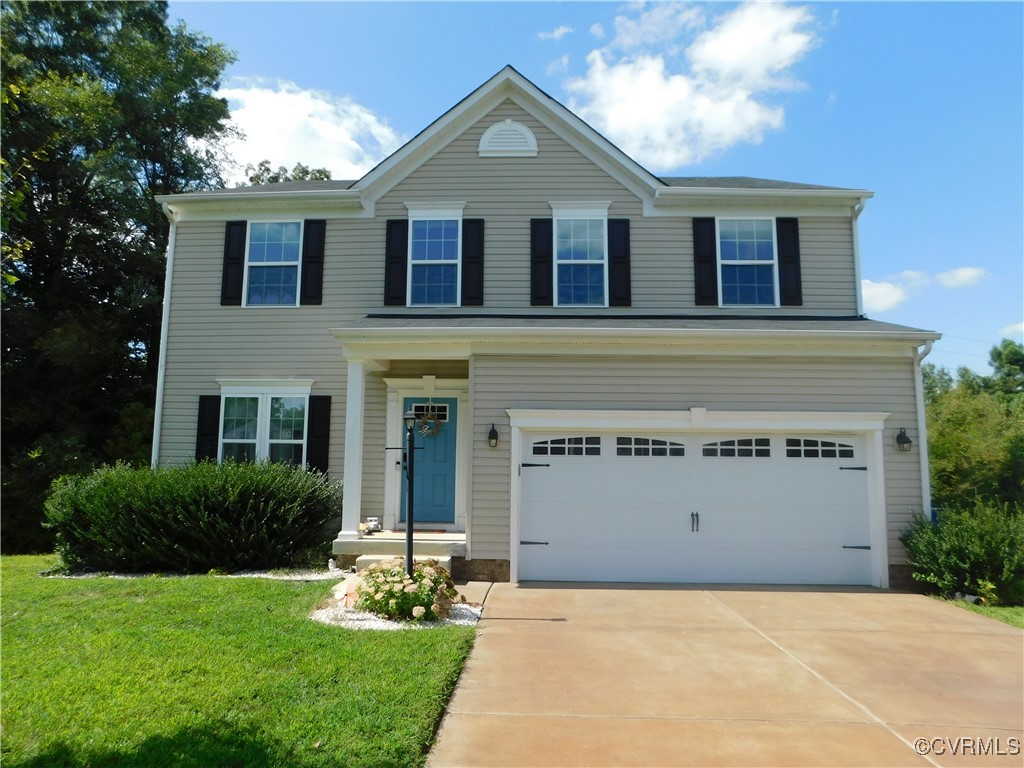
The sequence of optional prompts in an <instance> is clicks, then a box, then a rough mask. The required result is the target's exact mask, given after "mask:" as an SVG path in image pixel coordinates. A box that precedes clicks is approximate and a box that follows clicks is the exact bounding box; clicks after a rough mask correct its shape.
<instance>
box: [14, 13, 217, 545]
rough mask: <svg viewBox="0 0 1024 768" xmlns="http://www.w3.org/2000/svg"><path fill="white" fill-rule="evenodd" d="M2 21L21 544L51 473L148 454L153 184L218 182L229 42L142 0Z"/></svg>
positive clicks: (157, 227)
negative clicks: (222, 81) (171, 21)
mask: <svg viewBox="0 0 1024 768" xmlns="http://www.w3.org/2000/svg"><path fill="white" fill-rule="evenodd" d="M0 34H2V40H3V46H4V51H3V60H4V67H3V70H2V72H0V78H2V92H3V95H4V98H3V103H2V108H3V121H2V129H0V130H2V142H0V143H2V147H0V153H2V159H3V171H4V173H3V202H4V208H5V210H6V211H7V213H5V216H4V220H3V242H4V244H5V249H4V264H3V269H4V280H3V292H4V302H3V306H2V312H3V337H2V343H3V356H2V370H3V380H2V398H3V409H2V414H0V418H2V430H3V441H2V448H0V460H2V470H0V471H2V474H3V516H2V518H0V523H2V526H3V533H2V536H0V542H2V545H3V548H4V550H5V551H25V550H32V549H40V548H45V547H46V546H47V543H48V542H47V539H46V535H45V533H43V532H42V529H41V528H40V527H39V525H38V523H39V521H41V519H42V501H43V496H44V494H45V491H46V488H47V487H48V484H49V481H50V480H51V479H52V477H54V476H55V475H57V474H61V473H63V472H66V471H81V470H82V469H86V468H88V467H89V466H91V465H93V464H95V463H97V462H101V461H111V460H115V459H128V460H136V461H140V460H141V461H144V460H145V458H146V456H145V453H146V451H145V444H146V442H147V440H148V434H141V435H140V434H139V430H140V427H139V424H140V423H143V424H144V423H145V421H146V420H145V416H144V415H143V416H142V417H141V418H140V409H142V411H145V410H146V409H149V408H151V407H152V404H153V395H154V389H155V381H156V367H157V363H158V360H157V356H158V345H159V338H160V304H161V293H162V287H163V270H164V255H165V254H164V252H165V249H166V244H167V232H168V226H167V222H166V220H165V219H164V216H163V215H162V212H161V210H160V207H159V206H158V205H157V203H156V202H155V201H154V199H153V198H154V195H158V194H167V193H175V192H184V191H192V190H198V189H206V188H212V187H216V186H222V185H223V180H222V179H221V177H220V175H219V171H218V167H219V164H218V160H219V158H218V156H217V152H218V151H219V150H218V147H219V146H220V142H221V141H222V140H223V139H224V138H226V137H227V136H228V134H229V131H230V128H229V127H228V123H227V120H228V118H229V113H228V108H227V104H226V102H225V101H224V100H222V99H218V98H216V96H215V95H214V93H215V91H216V90H217V88H218V87H219V82H218V81H219V78H220V76H221V73H222V72H223V70H224V68H225V67H226V66H227V65H228V64H229V63H230V62H231V61H232V54H231V53H230V52H229V51H227V50H226V49H225V48H224V47H223V46H221V45H219V44H216V43H214V42H213V41H211V40H210V39H208V38H206V37H204V36H202V35H199V34H197V33H195V32H192V31H190V30H189V29H187V28H186V27H185V26H184V25H180V24H179V25H177V26H174V27H171V26H169V25H168V16H167V5H166V3H165V2H155V1H154V0H147V1H145V2H76V3H67V2H5V3H4V4H3V6H2V7H0ZM7 246H10V247H11V248H12V249H14V250H9V249H8V248H7ZM142 429H144V430H148V429H149V427H143V428H142Z"/></svg>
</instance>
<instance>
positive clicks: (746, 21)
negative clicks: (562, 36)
mask: <svg viewBox="0 0 1024 768" xmlns="http://www.w3.org/2000/svg"><path fill="white" fill-rule="evenodd" d="M627 14H633V15H620V16H618V17H616V19H615V31H616V35H615V38H614V40H613V41H612V42H611V43H610V44H609V45H608V46H606V47H604V48H599V49H596V50H593V51H591V52H590V54H588V56H587V59H586V61H587V73H586V74H585V75H584V76H582V77H576V78H572V79H570V80H568V81H566V83H565V88H566V90H567V91H568V93H569V94H570V100H569V106H570V108H571V109H573V110H574V111H575V112H577V114H579V115H580V117H582V118H583V119H584V120H586V121H587V122H589V123H590V124H592V125H593V126H594V127H595V128H596V129H597V130H599V131H601V132H602V133H603V134H604V135H606V136H607V137H608V138H609V139H611V141H613V142H614V143H615V144H617V145H618V146H619V147H621V148H622V150H623V151H625V152H626V153H627V154H629V155H631V156H632V157H634V158H636V159H637V160H638V161H639V162H640V163H642V164H644V165H647V166H649V167H650V168H651V169H652V170H655V171H666V170H671V169H675V168H678V167H680V166H683V165H688V164H693V163H696V162H699V161H700V160H702V159H704V158H706V157H709V156H711V155H713V154H715V153H717V152H721V151H722V150H725V149H727V148H729V147H731V146H733V145H734V144H737V143H739V142H748V143H753V144H757V143H760V142H761V141H762V140H763V139H764V136H765V134H766V133H767V132H768V131H774V130H779V129H780V128H782V126H783V124H784V121H785V114H784V112H783V109H782V107H779V106H774V105H772V104H770V103H768V102H767V101H766V100H765V98H764V96H765V95H766V94H767V93H768V92H769V91H777V90H782V89H793V88H797V87H800V84H799V83H798V82H797V81H796V80H795V78H794V77H792V76H791V75H790V74H789V69H790V68H791V67H792V65H793V64H795V63H796V62H797V61H799V60H800V59H801V58H802V57H803V56H804V55H806V54H807V53H808V52H809V51H810V50H811V49H813V48H814V47H815V46H816V45H818V39H817V37H816V36H815V34H814V32H813V31H812V29H811V26H812V23H813V21H814V18H813V16H812V15H811V13H810V11H809V10H808V9H807V8H802V7H791V6H785V5H780V4H776V3H748V4H746V5H742V6H740V7H738V8H736V9H735V10H733V11H731V12H730V13H727V14H725V15H724V16H722V17H720V18H718V19H716V20H715V21H714V23H713V24H712V26H710V27H709V28H706V27H707V22H706V20H705V18H704V10H703V9H702V8H698V7H692V6H687V5H684V4H681V3H658V4H655V5H653V6H650V7H643V6H639V7H636V6H634V7H631V8H630V9H629V10H628V11H627ZM681 62H688V63H689V66H688V68H687V66H686V65H685V64H682V63H681Z"/></svg>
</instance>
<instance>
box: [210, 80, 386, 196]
mask: <svg viewBox="0 0 1024 768" xmlns="http://www.w3.org/2000/svg"><path fill="white" fill-rule="evenodd" d="M218 95H219V96H221V97H223V98H225V99H227V100H228V104H229V106H230V108H231V117H232V120H233V122H234V123H235V125H236V126H238V127H239V128H241V129H242V131H244V133H245V138H244V139H243V140H241V141H238V142H234V143H233V144H231V145H230V146H229V147H228V151H229V153H230V154H231V156H232V157H233V159H234V160H235V161H236V162H237V163H238V164H239V168H238V169H237V170H236V172H235V173H234V174H233V175H231V174H229V182H231V183H235V182H239V181H244V180H245V174H244V173H243V171H244V169H245V166H246V165H256V164H257V163H259V162H260V161H261V160H270V164H271V165H272V166H273V167H275V168H276V167H278V166H281V165H283V166H286V167H288V168H291V167H293V166H294V165H295V164H296V163H300V162H301V163H303V164H305V165H307V166H309V167H311V168H327V169H329V170H330V171H331V176H332V178H335V179H357V178H359V177H360V176H362V175H364V174H365V173H366V172H367V171H369V170H370V169H371V168H373V167H374V166H375V165H377V163H379V162H380V161H381V160H383V159H384V158H385V157H387V156H388V155H389V154H391V153H392V152H394V151H395V150H396V149H398V147H399V146H401V144H402V141H403V139H402V137H400V136H399V135H398V134H397V133H395V131H394V130H393V129H392V128H391V127H390V126H389V125H388V124H387V122H386V121H384V120H383V119H381V118H380V117H378V116H377V115H375V114H374V113H373V112H372V111H370V110H369V109H367V108H366V107H364V106H362V105H360V104H357V103H356V102H354V101H352V99H349V98H346V97H338V96H334V95H332V94H330V93H326V92H323V91H315V90H309V89H304V88H301V87H299V86H298V85H296V84H295V83H292V82H288V81H285V80H277V81H268V80H263V79H241V80H237V81H235V82H234V83H232V84H231V85H230V86H229V87H226V88H222V89H221V90H220V91H219V93H218Z"/></svg>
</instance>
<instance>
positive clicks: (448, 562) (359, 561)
mask: <svg viewBox="0 0 1024 768" xmlns="http://www.w3.org/2000/svg"><path fill="white" fill-rule="evenodd" d="M394 559H395V556H394V555H360V556H359V557H357V558H356V571H364V570H366V569H367V568H369V567H370V566H371V565H376V564H377V563H384V562H387V561H388V560H394ZM412 559H413V562H416V563H422V562H424V561H426V560H436V561H437V564H438V565H440V566H441V567H442V568H444V569H445V570H446V571H448V573H451V572H452V559H451V557H448V556H444V555H442V556H440V557H433V556H421V555H413V558H412Z"/></svg>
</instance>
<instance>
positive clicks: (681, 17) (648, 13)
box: [612, 3, 703, 50]
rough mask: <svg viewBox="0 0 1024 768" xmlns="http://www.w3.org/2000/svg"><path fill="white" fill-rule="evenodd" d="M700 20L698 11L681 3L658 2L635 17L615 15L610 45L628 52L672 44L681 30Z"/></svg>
mask: <svg viewBox="0 0 1024 768" xmlns="http://www.w3.org/2000/svg"><path fill="white" fill-rule="evenodd" d="M702 19H703V13H702V11H701V10H700V9H698V8H693V7H690V6H687V5H686V4H684V3H658V4H656V5H654V6H652V7H651V8H650V10H644V11H643V12H642V13H641V14H640V16H638V17H636V18H631V17H629V16H616V17H615V39H614V40H612V45H613V46H615V47H616V48H622V49H624V50H630V49H633V48H645V47H649V46H652V45H657V44H659V43H666V42H674V41H675V40H676V38H677V37H678V36H679V34H680V33H681V32H682V31H683V30H685V29H690V28H693V27H696V26H697V25H699V24H700V22H701V20H702Z"/></svg>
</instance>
